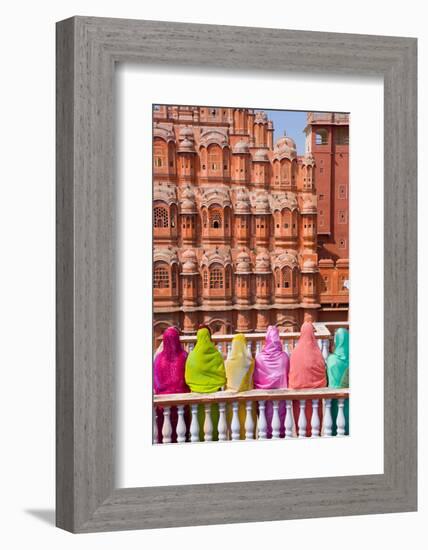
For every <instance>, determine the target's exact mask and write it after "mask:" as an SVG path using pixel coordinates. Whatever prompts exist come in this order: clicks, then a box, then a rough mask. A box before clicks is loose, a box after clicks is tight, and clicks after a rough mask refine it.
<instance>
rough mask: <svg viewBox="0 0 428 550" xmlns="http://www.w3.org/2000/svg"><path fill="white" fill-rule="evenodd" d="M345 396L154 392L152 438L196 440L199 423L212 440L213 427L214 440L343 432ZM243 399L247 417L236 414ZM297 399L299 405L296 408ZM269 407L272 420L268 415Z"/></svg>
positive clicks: (344, 392) (340, 392)
mask: <svg viewBox="0 0 428 550" xmlns="http://www.w3.org/2000/svg"><path fill="white" fill-rule="evenodd" d="M333 399H337V400H338V407H337V415H336V418H333V416H332V400H333ZM347 399H349V389H348V388H343V389H331V388H320V389H312V390H311V389H307V390H250V391H246V392H232V391H219V392H215V393H209V394H201V393H179V394H167V395H155V396H154V398H153V402H154V423H153V442H154V443H171V442H173V441H174V442H177V443H188V442H191V443H193V442H198V441H201V428H203V439H202V441H203V442H209V441H213V433H214V428H216V431H217V432H218V437H217V438H216V439H217V440H218V441H228V440H230V441H238V440H242V439H244V440H263V439H270V438H272V439H282V438H283V439H291V438H296V437H300V438H302V437H308V432H309V436H310V437H312V438H317V437H331V436H332V435H336V436H337V437H343V436H345V423H346V421H345V413H344V407H345V400H347ZM308 402H310V404H311V406H312V413H311V418H310V422H309V424H310V426H308V420H307V415H306V405H307V403H308ZM241 403H242V404H243V405H244V406H245V420H243V419H242V417H241V418H240V415H239V407H240V404H241ZM295 404H297V405H298V408H297V409H296V406H295ZM213 405H216V406H217V408H218V411H217V412H216V416H217V417H218V422H217V425H216V426H214V423H213V414H212V412H213V410H212V407H213ZM199 407H202V411H203V422H202V426H200V424H199V422H200V413H198V409H199ZM186 408H187V410H188V411H189V409H190V415H189V414H187V416H188V417H189V416H190V417H191V420H190V423H189V421H187V422H186V420H185V415H186ZM268 409H270V414H269V416H270V417H271V418H270V419H269V418H268V415H267V414H266V413H267V410H268ZM296 411H298V412H297V414H296ZM321 418H322V421H321ZM159 424H161V429H160V430H159ZM333 431H334V433H333ZM242 434H243V435H242Z"/></svg>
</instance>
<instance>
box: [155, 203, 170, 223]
mask: <svg viewBox="0 0 428 550" xmlns="http://www.w3.org/2000/svg"><path fill="white" fill-rule="evenodd" d="M168 225H169V216H168V210H167V209H166V208H163V207H162V206H156V207H155V209H154V211H153V227H168Z"/></svg>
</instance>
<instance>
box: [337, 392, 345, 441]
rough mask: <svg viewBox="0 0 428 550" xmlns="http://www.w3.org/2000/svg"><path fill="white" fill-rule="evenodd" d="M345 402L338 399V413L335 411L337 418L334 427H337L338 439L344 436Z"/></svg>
mask: <svg viewBox="0 0 428 550" xmlns="http://www.w3.org/2000/svg"><path fill="white" fill-rule="evenodd" d="M344 407H345V400H344V399H342V398H341V399H338V411H337V418H336V426H337V435H338V436H339V437H343V436H344V435H345V425H346V420H345V411H344Z"/></svg>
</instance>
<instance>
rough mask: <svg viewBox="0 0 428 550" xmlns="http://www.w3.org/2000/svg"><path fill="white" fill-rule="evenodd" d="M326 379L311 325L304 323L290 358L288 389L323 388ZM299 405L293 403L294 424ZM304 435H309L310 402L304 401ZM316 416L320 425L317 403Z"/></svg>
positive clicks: (319, 412)
mask: <svg viewBox="0 0 428 550" xmlns="http://www.w3.org/2000/svg"><path fill="white" fill-rule="evenodd" d="M326 386H327V377H326V369H325V363H324V358H323V356H322V354H321V350H320V349H319V347H318V345H317V341H316V338H315V333H314V328H313V326H312V323H310V322H305V323H303V325H302V328H301V331H300V337H299V340H298V342H297V345H296V347H295V348H294V350H293V351H292V353H291V358H290V377H289V387H290V389H293V390H301V389H315V388H325V387H326ZM299 410H300V404H299V402H298V401H294V402H293V413H294V419H295V422H296V424H297V423H298V418H299ZM305 414H306V435H307V436H308V437H309V436H310V435H311V417H312V401H311V400H310V399H308V400H306V406H305ZM318 414H319V417H320V424H321V425H322V406H321V402H319V406H318Z"/></svg>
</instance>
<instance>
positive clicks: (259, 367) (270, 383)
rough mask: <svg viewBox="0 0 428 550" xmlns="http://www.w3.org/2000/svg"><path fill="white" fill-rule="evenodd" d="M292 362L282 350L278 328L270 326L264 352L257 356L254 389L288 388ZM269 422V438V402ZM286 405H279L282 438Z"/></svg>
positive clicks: (269, 419) (269, 411) (269, 410)
mask: <svg viewBox="0 0 428 550" xmlns="http://www.w3.org/2000/svg"><path fill="white" fill-rule="evenodd" d="M289 368H290V362H289V358H288V355H287V353H286V352H285V351H284V350H283V349H282V344H281V340H280V338H279V332H278V327H275V326H270V327H268V329H267V332H266V341H265V345H264V346H263V349H262V351H260V352H259V353H258V354H257V355H256V365H255V369H254V387H255V388H257V389H263V390H268V389H280V388H284V389H285V388H288V372H289ZM265 407H266V408H265V411H266V421H267V425H268V428H267V437H271V435H272V413H273V408H272V402H271V401H267V402H266V406H265ZM285 413H286V405H285V401H281V402H280V405H279V417H280V423H281V429H280V436H283V435H284V431H285V428H284V421H285Z"/></svg>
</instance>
